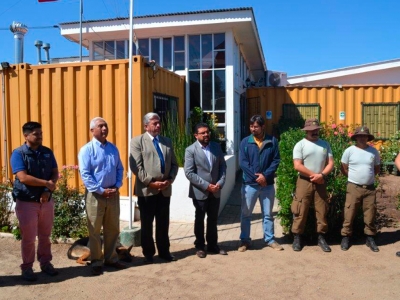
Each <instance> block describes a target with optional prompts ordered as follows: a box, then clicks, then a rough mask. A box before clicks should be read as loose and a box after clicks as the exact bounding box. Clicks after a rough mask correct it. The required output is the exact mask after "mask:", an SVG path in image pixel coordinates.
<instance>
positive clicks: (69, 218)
mask: <svg viewBox="0 0 400 300" xmlns="http://www.w3.org/2000/svg"><path fill="white" fill-rule="evenodd" d="M77 170H78V166H75V165H71V166H63V167H62V169H61V171H60V173H59V179H58V181H57V188H56V189H55V191H54V192H53V195H52V198H53V200H54V225H53V231H52V233H51V237H52V239H53V240H57V239H58V238H77V237H82V236H87V233H88V231H87V222H86V214H85V201H84V195H83V194H82V193H81V189H80V188H74V187H71V186H69V185H68V181H69V180H72V179H74V178H75V174H76V173H77Z"/></svg>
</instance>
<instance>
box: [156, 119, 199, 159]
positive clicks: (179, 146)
mask: <svg viewBox="0 0 400 300" xmlns="http://www.w3.org/2000/svg"><path fill="white" fill-rule="evenodd" d="M161 135H163V136H166V137H169V138H170V139H171V142H172V146H173V147H174V153H175V156H176V160H177V162H178V166H179V167H183V164H184V162H185V149H186V147H188V146H189V145H191V144H192V143H193V141H194V137H193V135H192V134H187V133H186V128H185V127H184V126H180V125H179V119H178V116H177V115H175V117H174V116H173V115H172V114H169V113H167V117H166V120H165V121H164V122H163V123H162V126H161Z"/></svg>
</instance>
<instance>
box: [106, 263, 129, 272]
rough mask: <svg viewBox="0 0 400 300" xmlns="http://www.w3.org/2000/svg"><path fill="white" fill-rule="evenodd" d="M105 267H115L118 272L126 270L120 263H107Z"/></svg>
mask: <svg viewBox="0 0 400 300" xmlns="http://www.w3.org/2000/svg"><path fill="white" fill-rule="evenodd" d="M104 265H105V266H107V267H113V268H115V269H118V270H122V269H126V266H125V265H123V264H121V263H120V262H119V261H116V262H112V263H105V264H104Z"/></svg>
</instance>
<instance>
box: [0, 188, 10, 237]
mask: <svg viewBox="0 0 400 300" xmlns="http://www.w3.org/2000/svg"><path fill="white" fill-rule="evenodd" d="M11 191H12V186H11V183H10V182H2V183H0V231H3V232H11V229H12V220H11V216H12V214H13V211H12V206H13V199H12V197H11Z"/></svg>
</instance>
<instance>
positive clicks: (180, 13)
mask: <svg viewBox="0 0 400 300" xmlns="http://www.w3.org/2000/svg"><path fill="white" fill-rule="evenodd" d="M245 10H251V11H252V10H253V8H252V7H238V8H226V9H209V10H198V11H189V12H175V13H165V14H154V15H145V16H134V17H133V19H144V18H155V17H170V16H181V15H197V14H208V13H220V12H231V11H245ZM128 19H129V18H128V17H118V18H113V19H98V20H86V21H83V23H90V22H108V21H121V20H128ZM71 24H79V22H78V21H74V22H64V23H60V25H71Z"/></svg>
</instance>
